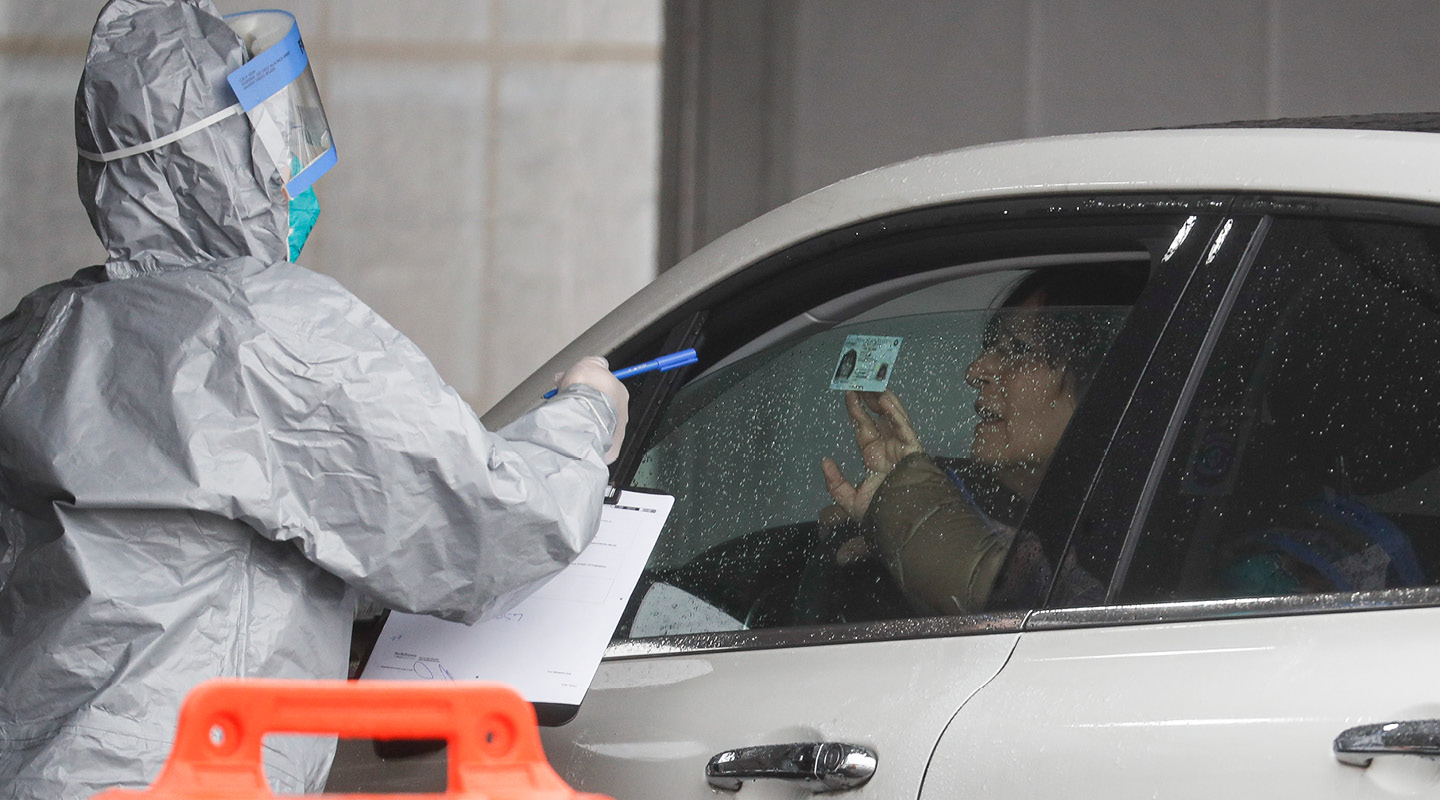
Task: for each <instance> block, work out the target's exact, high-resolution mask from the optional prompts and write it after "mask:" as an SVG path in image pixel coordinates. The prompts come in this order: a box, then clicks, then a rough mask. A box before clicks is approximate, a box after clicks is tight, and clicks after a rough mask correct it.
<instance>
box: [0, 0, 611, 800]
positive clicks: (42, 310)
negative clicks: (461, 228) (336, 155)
mask: <svg viewBox="0 0 1440 800" xmlns="http://www.w3.org/2000/svg"><path fill="white" fill-rule="evenodd" d="M232 24H233V27H232ZM270 27H273V26H270ZM282 27H284V28H288V27H293V25H291V26H282ZM266 28H267V26H265V25H260V26H258V27H255V28H254V29H250V30H247V28H246V24H245V20H243V19H231V20H229V21H227V20H226V19H222V18H221V17H220V16H219V15H218V14H217V13H216V11H215V9H214V7H213V5H212V4H211V2H210V0H113V1H112V2H111V3H109V4H108V5H106V6H105V8H104V9H103V10H102V11H101V13H100V17H99V20H98V21H97V23H96V26H95V32H94V37H93V40H92V43H91V46H90V50H89V54H88V56H87V58H86V66H85V71H84V74H83V76H82V78H81V82H80V88H79V92H78V95H77V98H76V136H77V145H78V149H79V150H80V151H81V154H82V158H81V160H80V162H79V184H80V194H81V198H82V200H83V202H84V204H85V206H86V209H87V211H88V212H89V215H90V219H91V221H92V223H93V224H94V227H95V230H96V232H97V233H98V234H99V235H100V238H101V240H102V241H103V243H104V245H105V247H106V249H107V251H108V261H107V262H106V263H105V264H104V265H103V266H99V267H92V268H89V269H84V270H81V271H80V272H79V273H77V274H76V275H75V276H74V277H73V278H71V279H69V280H67V281H63V282H60V283H56V284H52V285H50V286H47V287H44V288H42V289H39V290H37V291H35V292H34V293H32V294H31V295H29V296H28V297H26V298H25V299H24V300H23V301H22V302H21V303H20V306H19V307H18V308H17V309H16V310H15V311H14V312H13V313H12V314H10V315H9V316H7V317H5V318H4V319H3V320H0V790H3V791H0V795H4V796H10V797H45V798H62V797H63V798H74V797H86V796H89V794H90V793H91V792H93V791H97V790H99V789H101V788H103V787H108V786H112V785H126V786H144V785H146V784H148V783H149V782H150V781H151V780H153V779H154V778H155V776H156V774H157V773H158V771H159V768H160V766H161V764H162V763H163V761H164V759H165V758H166V756H167V755H168V751H169V747H170V740H171V737H172V735H173V731H174V728H175V724H176V719H177V711H178V708H179V706H180V702H181V698H182V697H183V696H184V695H185V693H186V692H187V691H188V690H189V689H190V688H191V687H193V686H194V685H195V684H196V683H198V682H200V681H202V680H204V679H207V678H212V677H217V676H265V677H271V678H343V677H344V676H345V672H346V666H347V660H348V659H347V656H348V652H347V645H348V641H349V635H350V626H351V620H352V615H353V611H354V607H355V601H356V595H357V591H358V592H364V593H365V594H367V595H369V596H371V597H373V598H376V599H378V600H379V601H381V602H383V603H384V604H386V605H388V606H389V607H391V608H395V609H399V610H402V611H407V612H418V613H428V614H434V615H437V616H440V617H443V618H445V619H450V620H460V621H465V622H473V621H475V620H478V619H481V618H482V617H484V616H486V615H487V613H491V612H494V611H496V610H498V609H497V604H503V603H505V602H507V601H508V600H509V599H514V598H516V597H517V596H518V595H520V594H523V593H524V592H525V591H526V589H527V587H532V588H533V586H534V585H535V583H536V582H537V581H540V580H541V579H543V578H545V577H546V576H548V575H551V574H553V573H554V572H556V571H557V570H559V569H560V568H561V567H562V566H564V565H565V564H566V563H567V562H568V561H570V560H571V559H572V558H573V557H574V556H575V555H576V554H577V553H578V552H579V551H580V550H581V549H582V548H583V547H584V546H585V545H586V544H587V543H588V542H589V540H590V539H591V537H592V536H593V535H594V532H595V529H596V527H597V525H598V520H599V513H600V508H601V503H602V495H603V491H604V484H605V481H606V477H607V476H606V468H605V464H606V458H607V450H609V451H611V452H610V454H609V455H610V457H613V451H614V450H615V448H616V447H618V443H619V441H620V439H621V437H622V435H623V429H624V421H625V415H626V409H625V405H626V403H627V400H628V398H627V395H626V392H625V390H624V388H623V387H622V386H621V385H620V384H619V383H618V382H617V381H616V380H615V379H614V378H613V376H611V375H610V374H609V372H608V371H607V370H606V367H605V364H604V362H603V360H601V359H598V358H591V359H584V360H582V361H581V362H580V363H577V364H576V365H575V366H574V367H572V368H571V369H570V370H569V371H568V372H567V373H565V375H564V376H563V377H562V378H561V379H560V380H559V382H558V383H559V389H560V391H559V394H558V395H557V396H556V397H555V398H554V399H553V400H550V401H548V402H546V403H545V404H543V405H541V406H540V407H538V408H537V409H535V410H534V411H532V412H531V413H530V414H528V415H526V416H524V417H522V418H520V419H519V420H517V421H516V422H515V423H513V424H512V425H509V426H507V427H506V428H504V429H503V430H499V431H496V432H490V431H487V430H486V429H485V428H484V427H482V426H481V424H480V422H479V420H478V419H477V418H476V416H475V414H474V413H473V411H472V410H471V409H470V408H469V407H468V406H467V405H466V404H465V403H464V402H463V401H462V400H461V399H460V397H459V396H458V395H457V394H456V393H455V392H454V391H453V390H452V389H451V388H450V387H449V386H447V385H446V384H445V383H444V382H443V381H442V380H441V379H440V377H439V375H437V374H436V371H435V369H434V367H433V366H432V365H431V364H430V362H429V361H428V360H427V359H426V358H425V356H424V355H423V354H422V353H421V352H420V351H419V349H417V348H416V346H415V345H414V344H413V343H411V342H410V341H409V340H408V339H406V338H405V337H404V336H402V335H401V334H400V333H398V332H396V331H395V329H394V328H392V327H391V326H390V325H388V324H386V323H385V321H384V320H382V319H380V317H379V316H377V315H376V314H375V312H374V311H372V310H371V309H369V308H368V307H366V306H365V304H364V303H362V302H361V301H360V300H358V299H357V298H355V297H354V296H353V295H351V294H350V293H349V292H347V291H346V290H345V289H343V288H342V287H341V286H339V285H338V284H337V283H335V282H334V281H333V280H330V279H329V278H326V277H323V276H321V275H318V274H315V273H312V272H308V271H306V270H304V269H301V268H299V267H297V266H295V265H294V264H293V263H291V261H292V258H291V254H292V252H293V251H294V250H295V248H296V245H297V244H298V243H300V241H299V240H301V239H303V235H297V234H302V228H303V227H304V225H303V219H302V218H301V217H302V216H303V214H304V212H305V208H304V205H305V203H304V202H303V201H302V202H301V203H299V204H297V205H296V206H295V208H296V210H295V213H294V214H292V212H291V208H292V205H291V204H292V201H295V200H296V199H297V198H298V196H299V195H303V194H304V187H303V186H302V185H297V181H298V183H299V184H303V183H304V175H305V171H306V169H308V168H309V167H310V166H312V165H313V164H315V163H322V162H323V161H324V159H325V156H324V154H325V153H327V152H329V153H331V154H332V155H333V151H332V150H331V149H330V143H329V132H328V130H325V129H324V125H323V114H320V115H319V116H318V117H317V116H316V115H315V114H313V113H311V112H312V111H318V110H319V108H318V96H316V97H314V98H311V97H309V95H311V94H313V85H307V86H306V87H303V89H291V88H288V85H287V87H282V88H281V89H279V90H275V91H278V92H279V96H282V98H283V102H279V101H277V102H276V103H272V105H275V106H278V107H276V108H271V109H269V110H268V111H267V110H266V109H263V108H259V106H255V107H251V108H243V107H242V108H239V109H237V108H236V97H237V94H236V91H237V89H238V90H240V91H249V90H251V89H254V88H255V82H254V81H251V80H250V78H252V77H254V75H257V74H260V75H261V77H262V78H263V77H265V76H273V75H275V74H276V73H277V72H280V73H282V74H283V73H285V72H286V71H287V70H288V71H289V72H290V73H297V72H303V73H304V74H301V75H297V76H296V77H295V78H294V79H292V80H291V82H290V83H291V84H294V83H295V82H296V81H302V80H303V79H304V78H306V77H308V70H304V71H302V70H299V69H296V68H295V64H294V63H290V65H289V66H286V64H285V63H284V62H285V59H280V60H278V61H276V62H275V63H277V64H279V66H277V67H275V68H273V69H272V68H269V67H268V66H267V68H266V69H264V70H261V71H259V72H256V73H251V74H249V75H248V76H247V75H246V74H244V73H241V79H240V80H238V81H237V83H238V84H241V85H239V86H238V87H232V85H231V82H230V79H231V78H232V77H233V76H234V75H236V73H237V70H239V69H240V68H241V67H242V66H243V65H245V64H246V63H247V61H249V60H250V59H251V58H252V56H253V57H254V58H255V59H257V60H258V59H261V58H264V57H265V53H267V52H269V49H268V48H270V47H274V46H281V47H283V48H287V49H286V52H288V53H289V55H288V56H286V58H290V59H293V58H294V57H295V54H296V53H297V52H298V53H299V54H300V55H301V56H303V52H304V51H303V47H300V46H298V41H295V42H294V43H292V44H290V45H287V44H285V42H284V40H283V38H282V40H280V41H278V43H277V42H274V41H270V40H274V39H275V38H276V37H275V36H273V35H270V34H268V33H266V32H265V29H266ZM237 30H238V31H240V33H237ZM242 33H243V34H244V36H243V38H242ZM247 45H248V46H247ZM282 55H284V54H283V53H282ZM261 73H263V74H261ZM273 89H274V87H270V88H266V87H264V86H261V87H260V89H259V91H261V93H262V94H263V93H264V92H267V91H272V90H273ZM270 96H271V97H274V96H277V95H275V94H273V93H272V94H271V95H270ZM312 100H313V101H314V102H313V103H312ZM286 104H288V106H287V105H286ZM262 105H263V103H262ZM257 109H258V110H257ZM287 125H288V126H289V127H287ZM297 127H298V129H299V133H298V134H297V132H296V128H297ZM312 174H313V173H312ZM312 197H313V195H312ZM310 205H312V206H313V203H311V204H310ZM311 210H312V211H313V208H312V209H311ZM417 268H419V267H418V266H417ZM333 747H334V743H333V740H330V741H326V740H323V739H318V738H301V737H283V738H279V739H274V738H273V737H272V740H271V741H269V742H267V752H266V761H267V772H268V774H269V775H270V777H271V780H272V781H273V782H274V783H275V784H276V785H277V788H279V789H280V790H282V791H286V792H292V793H301V792H306V791H309V792H314V791H318V790H319V789H320V788H321V787H322V786H323V782H324V779H325V775H326V772H327V771H328V768H329V763H330V759H331V756H332V753H333Z"/></svg>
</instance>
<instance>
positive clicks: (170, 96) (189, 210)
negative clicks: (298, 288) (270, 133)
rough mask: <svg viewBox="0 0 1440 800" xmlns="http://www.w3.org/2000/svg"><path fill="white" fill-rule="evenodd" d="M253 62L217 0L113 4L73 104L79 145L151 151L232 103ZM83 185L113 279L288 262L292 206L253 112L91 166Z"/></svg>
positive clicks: (85, 164) (86, 165)
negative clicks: (253, 123) (223, 264)
mask: <svg viewBox="0 0 1440 800" xmlns="http://www.w3.org/2000/svg"><path fill="white" fill-rule="evenodd" d="M245 58H246V52H245V47H244V45H243V44H242V43H241V41H240V38H239V37H238V36H237V35H236V34H235V32H234V31H232V30H231V29H230V27H229V26H228V25H227V24H226V23H225V20H223V19H222V18H221V17H220V14H219V13H218V12H217V11H216V9H215V6H214V4H213V3H211V2H210V0H111V2H109V3H108V4H107V5H106V6H105V7H104V9H102V10H101V12H100V16H99V18H98V19H97V20H96V23H95V30H94V33H93V35H92V37H91V41H90V50H89V52H88V53H87V55H86V57H85V69H84V72H83V74H82V75H81V78H80V87H79V89H78V91H77V92H76V96H75V143H76V146H77V147H78V148H79V149H80V150H85V151H90V152H96V153H108V152H112V151H115V150H119V149H121V148H124V147H131V146H135V145H139V144H144V143H146V142H150V141H153V140H155V139H158V138H160V137H163V136H167V135H169V134H172V133H175V132H176V131H180V130H182V129H184V128H185V127H186V126H188V125H192V124H194V123H197V122H199V121H200V120H203V119H205V118H206V117H208V116H210V115H212V114H214V113H216V112H218V111H221V110H223V109H225V108H228V107H229V106H232V105H234V103H235V95H234V92H233V91H232V90H231V88H230V86H229V84H228V83H227V82H226V76H227V75H229V73H230V72H232V71H234V70H235V69H236V68H238V67H239V66H240V65H241V64H243V63H244V62H245ZM78 181H79V188H80V200H81V202H82V203H84V205H85V210H86V212H87V213H88V214H89V216H90V222H91V224H92V225H93V226H94V228H95V232H96V233H97V234H98V235H99V236H100V241H101V242H102V243H103V244H104V245H105V249H106V251H107V252H108V254H109V256H108V259H107V261H106V264H105V269H106V273H107V274H108V275H109V277H111V278H124V277H132V276H135V275H140V274H146V273H152V272H157V271H163V270H170V269H179V268H185V267H192V266H200V265H204V264H208V263H211V262H214V261H216V260H219V259H226V258H232V257H235V256H246V255H248V256H254V257H255V258H257V259H259V260H260V261H262V262H264V263H267V264H269V263H275V262H280V261H285V260H286V256H287V252H288V247H287V244H286V237H287V236H288V233H289V231H288V222H287V213H288V212H287V204H288V200H289V198H288V197H287V196H286V194H285V190H284V186H283V184H282V179H281V176H280V172H279V170H278V169H276V167H275V165H274V164H273V163H272V162H271V161H270V159H269V157H268V156H267V155H266V154H265V152H264V150H263V148H261V147H260V146H259V145H258V143H257V142H256V141H255V140H254V137H253V136H252V135H251V132H250V123H249V121H248V120H247V119H246V118H245V116H244V115H243V114H238V115H235V116H232V117H229V118H227V119H224V120H221V121H220V122H217V123H215V124H213V125H210V126H208V127H205V128H202V129H200V130H198V131H196V132H194V133H191V134H190V135H188V136H184V137H182V138H181V139H179V140H177V141H175V142H172V143H170V144H167V145H164V146H162V147H160V148H158V149H155V150H151V151H149V152H145V153H138V154H136V155H132V156H127V157H125V158H120V159H116V160H114V161H109V162H105V163H100V162H95V161H90V160H87V159H84V158H81V159H79V165H78Z"/></svg>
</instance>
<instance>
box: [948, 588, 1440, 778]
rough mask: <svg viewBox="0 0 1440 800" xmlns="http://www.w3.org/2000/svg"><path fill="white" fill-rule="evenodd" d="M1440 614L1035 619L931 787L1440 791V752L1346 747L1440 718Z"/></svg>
mask: <svg viewBox="0 0 1440 800" xmlns="http://www.w3.org/2000/svg"><path fill="white" fill-rule="evenodd" d="M1042 614H1043V612H1042ZM1069 614H1070V616H1071V618H1072V619H1074V618H1076V617H1077V616H1079V615H1081V614H1083V611H1074V612H1069ZM1037 616H1039V615H1037ZM1437 626H1440V608H1411V609H1389V610H1383V611H1365V612H1352V613H1331V614H1313V615H1303V616H1279V617H1268V618H1248V619H1221V620H1210V621H1195V622H1182V623H1173V624H1153V625H1118V626H1107V627H1094V628H1090V627H1084V628H1075V629H1068V630H1048V631H1032V632H1027V633H1025V634H1023V635H1022V636H1021V640H1020V643H1019V644H1018V646H1017V647H1016V649H1015V653H1014V655H1013V656H1012V658H1011V660H1010V663H1008V664H1007V665H1006V667H1005V669H1004V671H1003V672H1002V673H1001V674H1000V676H999V677H997V678H996V679H995V680H994V681H992V682H991V683H990V684H989V685H988V686H986V687H985V688H984V689H982V690H981V691H980V692H979V693H978V694H977V695H976V696H975V697H974V698H973V699H972V700H971V702H970V703H969V704H967V705H966V706H965V708H964V709H962V711H961V712H960V714H959V715H958V716H957V717H956V720H955V723H954V724H953V725H952V726H951V728H950V729H949V730H948V731H946V733H945V736H944V737H943V739H942V740H941V742H940V745H939V747H938V748H937V749H936V753H935V758H934V759H933V761H932V763H931V766H930V771H929V773H928V774H927V775H926V778H925V787H924V789H923V790H922V792H921V795H920V796H921V798H923V800H942V799H945V800H948V799H949V798H960V797H980V796H995V797H1053V796H1060V795H1062V794H1063V796H1065V797H1068V798H1075V800H1084V799H1085V798H1105V799H1106V800H1111V799H1112V798H1124V797H1153V796H1156V794H1155V792H1156V787H1165V791H1164V794H1163V796H1165V797H1173V798H1206V800H1210V799H1212V798H1216V797H1227V798H1236V797H1257V798H1259V797H1304V798H1314V799H1315V800H1321V799H1322V798H1332V797H1333V798H1341V797H1345V798H1362V797H1375V798H1379V797H1393V796H1397V795H1402V796H1403V795H1420V794H1421V793H1422V792H1424V793H1440V762H1437V761H1434V760H1431V759H1426V758H1422V757H1418V756H1381V757H1378V758H1376V760H1375V762H1374V763H1373V764H1372V765H1371V766H1370V767H1369V768H1363V769H1362V768H1359V767H1354V766H1349V765H1345V764H1342V763H1340V762H1339V761H1338V760H1337V759H1336V758H1335V755H1334V754H1333V752H1332V750H1331V747H1332V743H1333V741H1334V739H1335V737H1336V736H1337V735H1339V734H1340V732H1341V731H1343V730H1345V729H1347V728H1349V727H1352V726H1356V725H1362V724H1369V723H1386V722H1394V721H1400V720H1412V719H1434V718H1437V717H1440V693H1437V692H1436V690H1435V681H1434V664H1435V663H1437V659H1440V639H1437V638H1436V637H1435V636H1434V635H1433V633H1432V632H1433V631H1434V630H1436V628H1437ZM1421 796H1432V795H1431V794H1423V795H1421Z"/></svg>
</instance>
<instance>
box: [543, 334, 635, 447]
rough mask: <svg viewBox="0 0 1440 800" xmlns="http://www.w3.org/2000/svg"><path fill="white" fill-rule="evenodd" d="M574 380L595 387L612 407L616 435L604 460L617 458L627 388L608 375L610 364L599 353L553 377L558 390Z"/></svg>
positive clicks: (626, 409) (627, 406) (626, 414)
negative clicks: (608, 399) (613, 407)
mask: <svg viewBox="0 0 1440 800" xmlns="http://www.w3.org/2000/svg"><path fill="white" fill-rule="evenodd" d="M577 383H583V384H585V385H586V386H589V387H590V388H592V389H598V390H599V391H600V393H601V394H603V395H605V396H606V397H608V398H610V402H611V404H612V405H614V406H615V438H613V439H611V440H610V449H609V450H606V451H605V463H606V464H610V463H613V462H614V461H615V459H616V458H619V457H620V444H621V443H622V442H624V441H625V423H627V422H629V421H630V390H629V389H626V388H625V384H623V383H621V382H620V381H619V380H617V379H616V378H615V376H614V375H611V374H610V365H609V364H608V363H606V361H605V359H604V358H601V357H600V356H585V357H584V358H582V359H580V360H579V361H576V362H575V363H574V365H572V366H571V367H570V369H567V370H565V371H564V372H563V373H561V374H560V375H558V376H557V377H556V378H555V388H556V389H557V390H563V389H565V388H566V387H567V386H573V385H575V384H577Z"/></svg>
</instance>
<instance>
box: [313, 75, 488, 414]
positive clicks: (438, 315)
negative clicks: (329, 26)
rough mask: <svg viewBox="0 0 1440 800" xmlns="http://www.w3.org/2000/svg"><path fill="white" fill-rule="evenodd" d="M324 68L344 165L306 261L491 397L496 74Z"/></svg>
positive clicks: (449, 374) (443, 368)
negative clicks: (489, 209)
mask: <svg viewBox="0 0 1440 800" xmlns="http://www.w3.org/2000/svg"><path fill="white" fill-rule="evenodd" d="M326 66H327V67H328V74H329V77H328V79H327V80H326V85H327V86H326V93H325V110H326V114H327V116H328V117H329V120H330V127H331V130H332V132H333V134H334V136H335V146H336V150H337V151H338V152H339V155H340V161H339V163H338V164H337V165H336V166H335V168H334V169H332V170H331V171H330V172H329V173H327V174H326V176H325V177H324V178H323V179H322V180H321V181H320V182H319V183H318V184H316V193H317V194H318V196H319V197H320V208H321V214H320V222H319V224H318V226H317V227H316V232H315V233H314V234H313V242H312V243H311V244H307V245H306V249H305V252H304V253H303V254H302V255H301V257H300V263H301V264H303V265H304V266H307V267H309V268H311V269H314V270H317V271H319V272H324V273H326V274H329V275H332V276H334V277H335V278H337V279H338V280H339V281H340V282H341V283H343V284H344V285H345V286H346V287H347V288H349V289H350V290H351V291H353V292H355V294H356V295H358V296H359V297H360V298H361V299H362V300H364V301H365V302H366V303H368V304H370V305H371V306H372V307H373V308H375V310H376V311H378V312H380V314H381V315H382V316H384V317H385V318H386V319H388V320H389V321H390V322H391V323H392V324H393V325H395V326H396V327H397V328H399V329H400V330H401V331H402V332H404V333H405V334H406V335H408V336H409V337H410V338H412V339H414V340H415V342H416V343H417V344H419V345H420V348H421V349H422V350H424V351H425V353H426V354H427V355H429V356H430V359H431V360H432V361H434V362H435V365H436V367H437V369H439V371H440V374H441V375H443V376H444V377H445V379H446V380H447V381H449V382H450V383H451V384H452V385H454V386H455V388H456V389H457V390H459V391H460V393H461V394H463V395H465V396H466V397H467V398H469V399H471V401H472V402H476V401H477V400H479V399H480V398H481V397H482V396H483V395H484V394H485V391H484V389H485V387H484V386H483V385H482V384H481V372H480V363H479V360H480V346H481V340H480V332H479V331H480V320H481V319H482V318H483V317H484V316H485V314H486V312H485V308H484V303H485V296H484V292H483V286H484V275H485V214H486V203H487V201H488V197H487V196H486V170H487V165H486V160H487V153H486V151H485V148H484V147H483V145H484V143H485V140H486V130H487V127H486V126H487V124H488V121H489V118H488V114H487V105H486V97H487V96H486V92H485V87H486V85H487V83H488V80H489V78H488V75H489V68H487V67H486V66H484V65H481V64H473V63H462V64H423V63H422V64H416V63H406V62H402V63H380V64H367V63H363V62H356V61H351V60H341V61H337V62H335V63H332V64H329V65H326ZM312 244H313V246H312Z"/></svg>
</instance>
